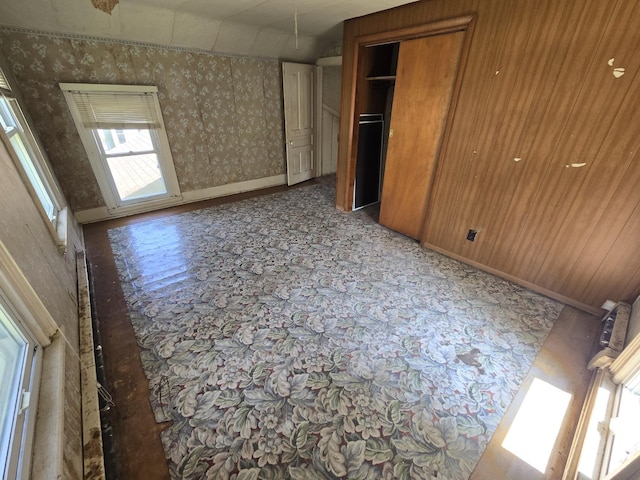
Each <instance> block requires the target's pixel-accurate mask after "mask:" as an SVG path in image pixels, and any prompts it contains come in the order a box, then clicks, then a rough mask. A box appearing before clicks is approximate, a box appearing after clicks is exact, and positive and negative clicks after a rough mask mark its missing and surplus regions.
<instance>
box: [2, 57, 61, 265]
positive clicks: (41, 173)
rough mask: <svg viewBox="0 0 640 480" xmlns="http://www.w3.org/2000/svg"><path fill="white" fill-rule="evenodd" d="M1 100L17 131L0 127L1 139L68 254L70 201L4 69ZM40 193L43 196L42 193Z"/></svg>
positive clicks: (59, 244)
mask: <svg viewBox="0 0 640 480" xmlns="http://www.w3.org/2000/svg"><path fill="white" fill-rule="evenodd" d="M0 101H2V102H4V105H6V109H4V108H2V106H0V110H2V111H4V112H5V114H8V115H10V117H11V121H12V123H14V125H13V127H14V131H5V129H4V128H0V138H1V139H2V142H3V143H4V145H5V147H6V149H7V151H8V152H9V155H10V156H11V159H12V161H13V163H14V165H15V166H16V168H17V170H18V172H19V174H20V177H21V178H22V180H23V183H24V185H25V187H26V188H27V190H28V191H29V194H30V195H31V197H32V198H33V199H34V204H35V206H36V208H37V209H38V212H39V213H40V215H41V216H42V219H43V220H44V221H45V224H46V225H47V228H48V229H49V231H50V233H51V235H52V237H53V239H54V240H55V242H56V245H57V247H58V250H59V251H60V253H62V254H64V253H65V252H66V247H67V238H68V233H67V222H68V219H67V216H68V215H69V209H68V208H67V206H66V201H65V200H64V196H63V195H62V192H61V191H60V188H59V187H58V183H57V181H56V179H55V177H54V176H53V174H52V172H51V168H50V167H49V162H48V160H47V158H46V156H45V154H44V152H43V151H42V149H41V147H40V143H39V142H38V140H37V138H36V136H35V135H34V133H33V128H32V127H31V121H30V120H29V118H28V115H26V114H25V110H24V108H23V106H22V100H21V98H20V96H19V95H17V94H16V93H15V91H14V89H13V88H12V86H11V83H10V82H9V80H8V78H7V75H5V73H4V71H3V70H2V66H0ZM0 116H2V117H3V118H4V115H2V112H0ZM4 121H7V119H6V118H5V119H4ZM15 136H17V137H18V138H19V139H20V140H21V142H22V144H23V146H24V150H25V153H26V155H27V158H25V159H24V160H23V159H21V155H20V154H19V153H18V152H17V151H16V149H15V147H14V145H13V143H12V142H11V139H12V138H13V137H15ZM23 161H24V162H27V163H28V164H29V166H28V167H25V165H24V164H23ZM27 169H29V170H31V175H33V176H35V177H36V178H37V181H38V182H39V183H40V185H34V182H33V180H32V179H31V178H30V172H28V171H27ZM39 191H40V192H41V193H38V192H39ZM41 195H46V197H47V200H48V201H49V203H50V204H51V205H52V207H53V212H51V213H50V212H48V211H47V208H46V206H45V204H44V202H43V200H42V198H41Z"/></svg>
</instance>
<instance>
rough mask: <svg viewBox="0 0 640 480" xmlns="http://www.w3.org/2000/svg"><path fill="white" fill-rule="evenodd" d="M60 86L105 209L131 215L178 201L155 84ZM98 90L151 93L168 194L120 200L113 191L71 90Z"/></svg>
mask: <svg viewBox="0 0 640 480" xmlns="http://www.w3.org/2000/svg"><path fill="white" fill-rule="evenodd" d="M59 86H60V89H61V90H62V91H63V93H64V96H65V99H66V101H67V104H68V105H69V109H70V111H71V116H72V117H73V121H74V123H75V124H76V127H77V129H78V134H79V135H80V139H81V140H82V144H83V145H84V147H85V150H86V151H87V156H88V157H89V163H90V164H91V168H92V169H93V172H94V174H95V176H96V180H97V181H98V186H99V188H100V192H101V193H102V197H103V199H104V202H105V204H106V207H107V210H108V211H109V213H110V214H112V215H131V214H135V213H140V212H144V211H148V210H149V209H153V208H162V207H167V206H170V205H175V204H178V203H180V202H181V201H182V195H181V193H180V185H179V184H178V179H177V175H176V171H175V166H174V164H173V158H172V156H171V148H170V146H169V141H168V139H167V135H166V129H165V125H164V120H163V118H162V110H161V109H160V103H159V101H158V95H157V93H158V88H157V87H155V86H152V85H149V86H144V85H104V84H88V83H60V84H59ZM74 91H75V92H94V93H95V92H101V93H116V94H117V93H153V94H154V95H153V99H154V102H153V103H154V106H155V109H156V112H157V116H158V119H159V123H160V128H159V129H158V132H157V134H156V138H157V141H158V144H159V145H158V147H159V155H158V157H159V158H158V162H159V164H160V168H161V170H162V173H163V178H164V182H165V185H166V187H167V194H166V195H164V196H158V197H154V198H151V199H148V200H136V201H125V202H123V201H120V200H119V199H118V198H117V197H116V195H115V194H114V188H115V186H114V185H113V184H112V180H111V175H110V174H109V173H108V172H107V170H106V166H105V164H104V162H103V160H102V156H101V154H100V151H99V148H98V145H97V144H96V140H95V138H94V135H93V130H92V129H89V128H86V127H85V126H84V125H83V124H82V120H81V116H80V113H79V111H78V108H77V106H76V103H75V101H74V100H73V97H72V94H71V92H74Z"/></svg>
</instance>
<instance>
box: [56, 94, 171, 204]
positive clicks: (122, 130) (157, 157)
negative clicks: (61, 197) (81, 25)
mask: <svg viewBox="0 0 640 480" xmlns="http://www.w3.org/2000/svg"><path fill="white" fill-rule="evenodd" d="M60 88H61V89H62V90H63V92H64V95H65V98H66V100H67V103H68V104H69V108H70V110H71V114H72V116H73V119H74V122H75V124H76V127H77V128H78V132H79V133H80V138H81V139H82V142H83V144H84V147H85V149H86V151H87V155H88V157H89V161H90V162H91V166H92V168H93V171H94V173H95V175H96V179H97V180H98V184H99V186H100V190H101V192H102V195H103V197H104V200H105V203H106V204H107V207H108V208H109V209H110V210H111V211H112V212H117V211H118V210H122V209H123V208H127V209H129V210H131V209H132V208H133V209H134V211H135V206H136V205H139V204H144V205H145V206H148V205H149V204H156V203H158V202H161V203H166V202H176V201H177V200H179V195H180V192H179V188H178V181H177V179H176V177H175V170H174V167H173V161H172V159H171V151H170V148H169V142H168V140H167V136H166V133H165V130H164V123H163V120H162V113H161V110H160V104H159V101H158V95H157V92H158V90H157V88H156V87H155V86H139V85H95V84H69V83H62V84H60Z"/></svg>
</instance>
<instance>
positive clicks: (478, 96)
mask: <svg viewBox="0 0 640 480" xmlns="http://www.w3.org/2000/svg"><path fill="white" fill-rule="evenodd" d="M468 14H476V15H477V17H476V18H477V20H476V25H475V29H474V32H473V38H472V40H471V49H470V51H469V56H468V59H467V64H466V69H465V72H464V78H463V80H462V86H461V89H460V93H459V97H458V102H457V105H456V110H455V112H454V118H453V122H452V124H451V128H450V131H449V135H448V140H447V142H446V145H444V146H443V151H442V152H441V154H440V158H439V162H438V166H437V172H436V179H435V183H434V188H433V193H432V196H431V199H430V205H429V212H428V214H427V218H426V223H425V228H424V232H425V233H424V237H423V244H424V245H425V246H427V247H429V248H433V249H436V250H439V251H442V252H444V253H447V254H449V255H451V256H454V257H456V258H460V259H462V260H464V261H466V262H468V263H471V264H474V265H477V266H480V267H481V268H484V269H486V270H489V271H492V272H494V273H497V274H499V275H502V276H504V277H507V278H511V279H514V280H516V281H519V282H520V283H523V284H525V285H529V286H532V287H533V288H535V289H537V290H539V291H542V292H546V293H549V294H552V295H553V296H555V297H557V298H561V299H565V300H566V301H568V302H569V303H572V304H574V305H577V306H580V307H582V308H585V309H590V310H592V311H594V310H597V309H598V308H599V306H600V305H601V304H602V303H603V302H604V300H606V299H608V298H610V299H614V300H625V301H628V302H630V301H633V300H634V299H635V297H636V296H637V295H638V294H639V293H640V248H639V246H640V245H639V244H640V158H639V157H640V113H639V112H640V76H639V74H638V69H639V67H640V55H638V52H639V51H640V29H639V28H638V27H637V20H638V19H639V18H640V1H638V0H616V1H608V2H593V1H589V0H566V1H564V2H557V1H552V0H542V1H541V0H518V1H514V2H504V1H502V0H475V1H473V0H467V1H462V0H461V1H456V2H451V1H449V0H432V1H420V2H417V3H413V4H409V5H406V6H403V7H399V8H396V9H392V10H388V11H385V12H380V13H376V14H373V15H369V16H366V17H360V18H356V19H352V20H349V21H347V22H345V27H344V28H345V30H344V33H345V34H344V48H343V87H342V103H341V108H342V115H341V130H340V138H341V139H344V140H343V141H342V142H341V144H340V154H339V159H338V190H337V198H336V204H337V206H338V208H341V209H344V210H349V209H350V205H351V198H352V195H353V193H352V192H353V191H352V188H353V169H354V161H353V160H354V153H355V152H354V151H353V148H352V147H351V145H350V143H351V142H350V141H349V140H350V139H352V138H353V137H354V135H356V134H357V132H354V119H355V115H356V114H357V101H356V98H357V92H355V85H356V82H355V81H354V75H356V74H357V72H356V71H355V68H354V55H355V50H354V45H355V39H356V37H358V36H362V35H369V34H373V33H378V32H383V31H390V30H396V29H400V28H404V27H408V26H415V25H420V24H425V23H430V22H434V21H439V20H443V19H447V18H452V17H457V16H461V15H468ZM616 68H623V69H624V73H623V75H622V76H620V75H619V74H620V73H622V71H619V72H617V71H616V70H614V69H616ZM614 73H615V74H616V75H614ZM469 229H474V230H478V231H479V233H478V236H477V237H476V240H475V242H469V241H467V240H466V234H467V231H468V230H469Z"/></svg>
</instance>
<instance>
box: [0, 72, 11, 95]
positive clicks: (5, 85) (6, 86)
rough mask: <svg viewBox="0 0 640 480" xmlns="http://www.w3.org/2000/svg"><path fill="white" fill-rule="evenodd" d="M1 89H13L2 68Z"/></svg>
mask: <svg viewBox="0 0 640 480" xmlns="http://www.w3.org/2000/svg"><path fill="white" fill-rule="evenodd" d="M0 89H2V90H7V91H9V92H10V91H11V87H10V86H9V82H7V77H5V76H4V73H2V70H0Z"/></svg>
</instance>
